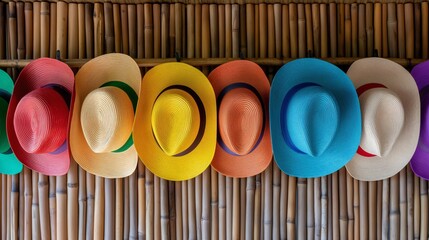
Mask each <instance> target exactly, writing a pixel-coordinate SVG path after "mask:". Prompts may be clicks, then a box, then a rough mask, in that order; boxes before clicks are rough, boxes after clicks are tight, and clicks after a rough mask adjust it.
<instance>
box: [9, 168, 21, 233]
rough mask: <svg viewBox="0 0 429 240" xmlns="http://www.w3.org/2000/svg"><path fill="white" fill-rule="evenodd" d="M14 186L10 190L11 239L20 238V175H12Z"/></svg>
mask: <svg viewBox="0 0 429 240" xmlns="http://www.w3.org/2000/svg"><path fill="white" fill-rule="evenodd" d="M11 179H12V186H11V192H10V205H8V206H10V215H9V216H10V218H11V219H10V229H11V230H10V231H11V234H10V237H11V239H18V222H19V216H18V214H19V213H18V209H19V175H16V174H15V175H12V176H11Z"/></svg>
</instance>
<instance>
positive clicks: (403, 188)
mask: <svg viewBox="0 0 429 240" xmlns="http://www.w3.org/2000/svg"><path fill="white" fill-rule="evenodd" d="M399 211H400V212H399V217H400V221H399V223H400V230H399V234H400V239H407V214H406V213H407V169H406V168H404V169H402V170H401V171H400V172H399Z"/></svg>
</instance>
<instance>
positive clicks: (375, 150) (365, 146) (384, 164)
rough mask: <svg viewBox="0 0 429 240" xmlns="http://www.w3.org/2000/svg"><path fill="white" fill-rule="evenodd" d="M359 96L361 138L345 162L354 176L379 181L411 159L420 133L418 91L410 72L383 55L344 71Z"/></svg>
mask: <svg viewBox="0 0 429 240" xmlns="http://www.w3.org/2000/svg"><path fill="white" fill-rule="evenodd" d="M347 75H348V76H349V77H350V79H351V80H352V82H353V84H354V86H355V88H356V91H357V93H358V96H359V101H360V104H361V111H362V139H361V143H360V146H359V150H358V152H357V153H356V155H355V156H354V157H353V159H352V160H351V161H350V162H349V163H348V164H347V165H346V168H347V171H348V172H349V173H350V175H351V176H353V177H354V178H355V179H358V180H362V181H376V180H382V179H386V178H389V177H392V176H394V175H395V174H397V173H398V172H399V171H400V170H401V169H402V168H404V167H405V166H406V165H407V163H408V162H409V161H410V159H411V157H412V156H413V154H414V151H415V149H416V146H417V143H418V139H419V133H420V99H419V91H418V88H417V85H416V82H415V81H414V79H413V77H412V76H411V74H410V73H409V72H408V71H407V70H406V69H405V68H403V67H402V66H401V65H399V64H397V63H395V62H393V61H391V60H388V59H383V58H375V57H374V58H364V59H360V60H357V61H355V62H354V63H353V64H352V65H351V66H350V68H349V69H348V71H347Z"/></svg>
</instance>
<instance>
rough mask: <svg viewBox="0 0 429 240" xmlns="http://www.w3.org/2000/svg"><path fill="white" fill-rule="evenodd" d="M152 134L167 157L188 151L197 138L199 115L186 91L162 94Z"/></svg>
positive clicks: (156, 106)
mask: <svg viewBox="0 0 429 240" xmlns="http://www.w3.org/2000/svg"><path fill="white" fill-rule="evenodd" d="M151 121H152V131H153V133H154V136H155V138H156V141H157V142H158V145H159V147H161V149H162V150H163V151H164V153H165V154H167V155H168V156H175V155H178V154H180V153H182V152H184V151H185V150H187V149H188V148H189V147H190V146H191V145H192V143H193V142H194V140H195V139H196V138H197V135H198V131H199V126H200V115H199V111H198V106H197V103H196V102H195V100H194V99H193V97H192V96H191V95H190V94H189V93H187V92H186V91H184V90H180V89H169V90H166V91H164V92H162V93H161V94H160V95H159V96H158V98H157V100H156V101H155V103H154V105H153V109H152V117H151Z"/></svg>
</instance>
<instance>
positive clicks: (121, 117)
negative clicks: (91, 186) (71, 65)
mask: <svg viewBox="0 0 429 240" xmlns="http://www.w3.org/2000/svg"><path fill="white" fill-rule="evenodd" d="M140 84H141V73H140V69H139V67H138V66H137V64H136V62H135V61H134V60H133V59H132V58H131V57H129V56H127V55H124V54H118V53H112V54H106V55H102V56H100V57H96V58H94V59H92V60H90V61H89V62H87V63H85V65H83V66H82V68H81V69H80V70H79V71H78V73H77V74H76V85H75V91H74V95H73V113H72V118H71V126H70V149H71V153H72V156H73V158H74V159H75V160H76V162H77V163H78V164H79V165H80V166H81V167H82V168H83V169H85V170H86V171H88V172H90V173H92V174H95V175H97V176H101V177H106V178H120V177H126V176H129V175H130V174H132V173H133V172H134V170H135V169H136V166H137V161H138V157H137V152H136V149H135V147H134V143H133V139H132V135H131V133H132V129H133V124H134V112H135V109H136V106H137V100H138V93H139V92H140Z"/></svg>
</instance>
